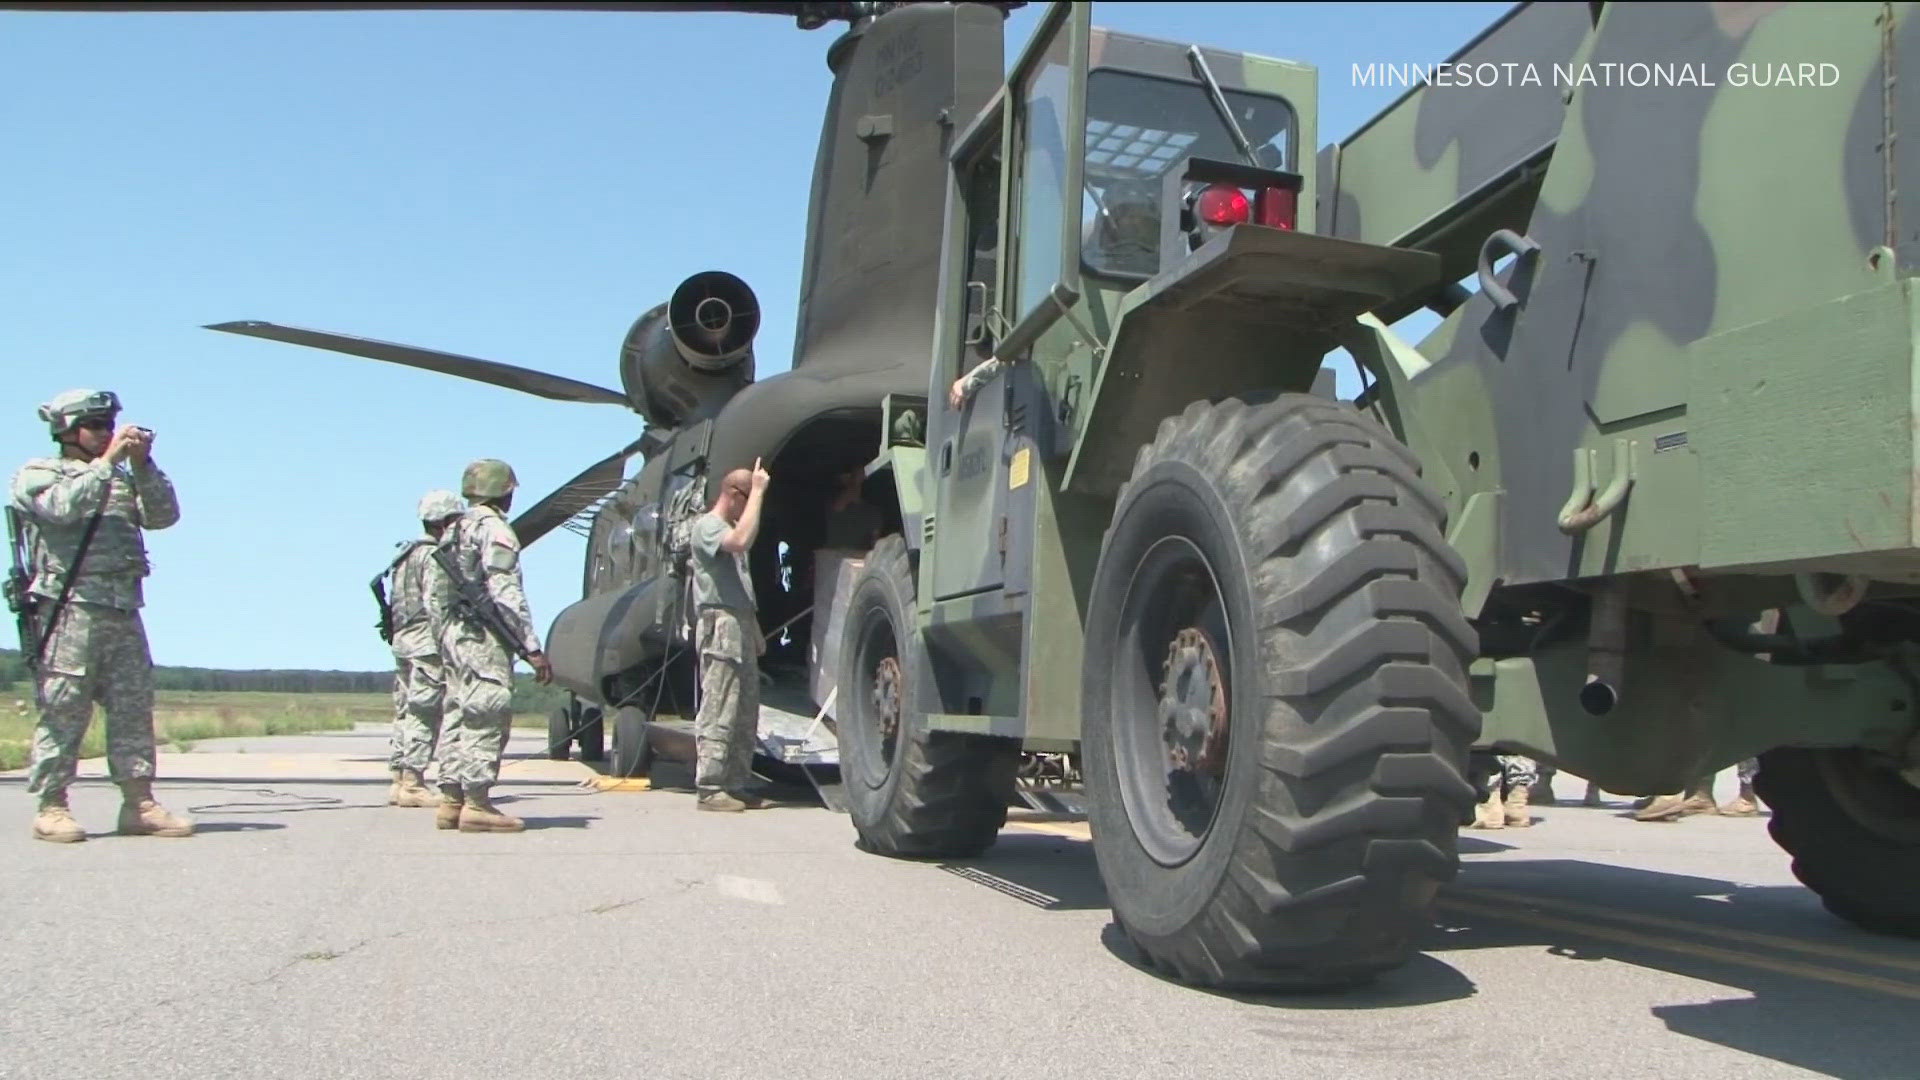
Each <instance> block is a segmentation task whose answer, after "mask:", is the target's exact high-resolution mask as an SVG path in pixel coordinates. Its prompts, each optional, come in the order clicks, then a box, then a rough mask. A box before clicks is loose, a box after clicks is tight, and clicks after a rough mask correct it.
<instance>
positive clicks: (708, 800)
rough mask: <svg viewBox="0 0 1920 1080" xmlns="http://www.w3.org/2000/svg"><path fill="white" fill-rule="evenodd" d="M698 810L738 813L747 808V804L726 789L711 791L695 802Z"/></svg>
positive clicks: (695, 807)
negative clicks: (725, 790)
mask: <svg viewBox="0 0 1920 1080" xmlns="http://www.w3.org/2000/svg"><path fill="white" fill-rule="evenodd" d="M693 806H694V809H696V810H717V811H720V812H721V813H729V814H737V813H739V812H740V811H742V810H745V809H746V808H747V804H746V803H743V802H741V801H740V800H739V799H736V798H734V797H733V796H732V795H729V794H727V793H726V792H724V791H709V792H707V793H706V794H705V795H702V796H700V798H699V799H698V800H697V801H695V803H694V804H693Z"/></svg>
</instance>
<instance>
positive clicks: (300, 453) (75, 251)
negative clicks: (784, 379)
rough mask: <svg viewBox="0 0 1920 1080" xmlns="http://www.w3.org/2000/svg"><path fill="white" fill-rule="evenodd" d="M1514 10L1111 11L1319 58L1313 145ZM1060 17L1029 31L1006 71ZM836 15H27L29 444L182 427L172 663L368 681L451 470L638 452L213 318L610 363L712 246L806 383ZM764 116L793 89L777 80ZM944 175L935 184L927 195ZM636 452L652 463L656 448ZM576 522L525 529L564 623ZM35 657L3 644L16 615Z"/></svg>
mask: <svg viewBox="0 0 1920 1080" xmlns="http://www.w3.org/2000/svg"><path fill="white" fill-rule="evenodd" d="M1510 6H1511V5H1509V4H1505V3H1491V4H1384V5H1383V4H1368V5H1362V4H1330V3H1329V4H1204V3H1187V4H1181V5H1174V4H1151V3H1103V4H1099V5H1098V6H1097V7H1096V8H1095V21H1096V22H1097V23H1099V24H1100V25H1104V26H1110V27H1113V28H1115V29H1118V30H1125V31H1128V32H1132V33H1137V34H1143V35H1147V36H1152V37H1161V38H1169V39H1174V40H1180V41H1193V42H1198V43H1201V44H1205V45H1210V46H1217V47H1221V48H1230V49H1239V50H1243V51H1247V52H1252V53H1258V54H1261V55H1267V56H1276V57H1284V58H1286V59H1291V60H1297V61H1300V62H1303V63H1307V64H1312V65H1316V66H1317V67H1318V68H1319V69H1320V76H1321V95H1322V96H1321V102H1320V142H1321V143H1322V144H1323V145H1324V144H1325V143H1327V142H1330V141H1334V140H1336V139H1338V138H1341V137H1343V136H1345V135H1346V134H1347V133H1348V132H1350V131H1352V130H1353V129H1354V128H1355V127H1356V126H1358V125H1359V124H1360V123H1362V122H1363V121H1365V120H1366V119H1367V118H1368V117H1370V116H1372V115H1373V114H1374V113H1375V112H1377V111H1378V110H1379V109H1380V108H1382V107H1384V106H1385V105H1386V104H1388V103H1389V102H1390V101H1391V100H1392V99H1393V97H1395V96H1396V95H1397V94H1398V92H1399V91H1397V90H1395V89H1390V88H1381V87H1357V86H1354V85H1352V78H1351V76H1350V70H1351V67H1350V65H1352V64H1356V63H1357V64H1362V65H1364V64H1368V63H1381V62H1391V63H1432V62H1437V61H1440V60H1442V59H1445V58H1446V56H1447V55H1448V54H1450V53H1451V52H1452V51H1453V50H1455V49H1456V48H1458V47H1459V46H1460V45H1461V44H1463V43H1465V42H1466V41H1467V40H1468V39H1469V38H1470V37H1472V36H1473V35H1474V34H1475V33H1477V32H1478V31H1479V30H1481V29H1482V28H1484V27H1485V26H1487V25H1488V24H1490V23H1491V22H1493V21H1494V20H1495V19H1496V18H1498V17H1499V15H1500V14H1501V13H1502V12H1504V11H1505V10H1507V9H1508V8H1509V7H1510ZM1042 10H1044V5H1040V4H1035V5H1030V6H1029V7H1027V8H1026V9H1023V10H1022V11H1019V12H1016V13H1015V14H1014V15H1013V17H1012V18H1011V19H1010V20H1009V23H1008V30H1007V53H1008V60H1009V62H1010V61H1011V59H1012V58H1013V56H1015V55H1017V53H1018V50H1019V48H1020V47H1021V45H1022V44H1023V43H1024V42H1025V40H1026V39H1027V37H1028V35H1029V34H1030V33H1031V32H1032V29H1033V27H1034V25H1035V24H1036V22H1037V20H1038V18H1039V15H1040V13H1041V11H1042ZM835 33H836V30H835V29H834V28H833V27H831V26H830V27H827V28H823V29H821V30H816V31H812V32H803V31H801V30H799V29H797V28H796V27H795V26H794V25H793V23H792V21H791V20H788V19H782V18H775V17H770V16H747V15H726V14H631V13H630V14H613V13H582V12H560V11H553V12H510V11H481V12H475V11H465V12H390V11H370V12H353V13H314V12H288V13H272V14H264V13H262V14H253V13H242V14H203V13H172V14H149V13H141V14H42V13H22V12H15V11H9V12H4V13H0V152H3V153H4V155H5V156H4V168H0V184H3V185H4V187H3V188H0V191H4V198H3V199H0V214H4V218H3V219H0V229H3V230H4V239H3V240H0V243H3V245H4V246H0V252H4V255H3V256H0V357H4V358H5V360H4V364H5V370H6V371H7V373H8V377H7V378H6V380H5V383H4V385H5V386H6V388H7V391H8V394H7V398H6V400H7V405H6V411H5V413H4V415H3V416H0V421H4V422H0V457H4V459H5V460H6V462H7V470H8V473H9V475H11V473H12V471H13V470H14V469H16V468H18V465H19V463H21V462H24V461H25V460H26V459H28V458H30V457H34V456H40V455H42V454H45V453H46V452H47V451H48V450H49V448H50V447H51V444H50V443H49V442H48V441H47V439H46V436H45V429H44V428H43V427H42V426H41V425H40V424H39V422H38V421H37V419H36V418H35V414H34V408H35V406H36V405H37V404H38V403H39V402H41V401H44V400H46V399H47V398H49V397H51V396H52V395H53V394H55V393H57V392H58V391H60V390H62V389H66V388H68V387H73V386H86V387H101V388H108V389H112V390H115V391H117V392H118V393H119V394H120V395H121V397H122V399H123V400H124V401H125V402H126V405H127V412H126V414H125V417H124V418H125V419H126V420H127V421H130V422H133V423H140V424H144V425H146V426H148V427H151V428H154V429H155V430H156V432H157V433H158V434H157V439H156V442H155V446H154V457H155V460H157V461H158V462H160V464H161V465H162V467H164V468H165V469H167V471H168V472H169V473H170V474H171V475H172V477H173V478H174V481H175V483H176V485H177V487H178V489H179V492H180V498H181V507H182V512H183V516H182V518H181V521H180V523H179V524H178V525H177V526H175V527H174V528H173V529H171V530H168V531H166V532H162V533H155V534H150V540H149V544H150V549H151V551H152V554H153V560H154V576H153V577H152V578H151V579H150V580H149V584H148V592H147V601H148V610H147V613H146V617H147V625H148V632H149V634H150V636H151V638H152V642H153V652H154V659H155V661H156V662H158V663H162V664H186V665H195V666H208V667H228V668H255V667H303V668H341V669H353V670H376V669H380V668H383V667H386V666H388V665H390V664H391V656H390V654H388V653H387V651H386V648H385V646H384V645H382V643H381V642H380V640H379V639H378V638H377V637H376V636H375V635H374V633H373V630H372V624H373V620H374V608H373V600H372V596H371V594H370V593H369V591H368V589H367V582H368V581H369V579H371V577H372V576H373V574H374V573H375V572H376V571H377V570H378V569H379V568H380V567H381V566H382V565H383V564H384V563H385V561H386V560H387V559H388V558H389V556H390V554H391V552H392V551H393V545H394V544H395V543H396V542H397V541H399V540H401V539H404V538H406V537H408V536H410V535H411V534H413V533H414V532H415V531H417V529H418V526H417V524H416V523H415V522H414V521H413V513H414V505H415V503H416V502H417V501H418V499H419V498H420V496H421V495H422V494H424V493H425V492H426V491H427V490H428V489H430V488H434V487H446V488H450V489H451V488H457V486H458V482H459V476H460V470H461V469H462V467H464V466H465V464H466V463H467V462H468V461H470V460H472V459H473V458H476V457H500V458H504V459H506V460H507V461H509V462H511V463H512V464H513V466H514V468H515V470H516V471H517V473H518V474H519V477H520V481H521V484H522V488H523V492H522V495H521V499H520V502H519V504H518V505H519V506H520V507H521V508H524V507H525V506H528V505H531V504H532V502H533V501H534V500H536V499H538V498H539V497H540V496H541V495H543V494H545V493H546V492H547V491H549V490H551V489H552V488H554V487H556V486H558V485H559V484H561V483H563V482H564V481H565V480H566V479H567V478H568V477H570V476H572V475H573V474H574V473H575V472H577V471H579V469H580V468H582V467H584V466H585V465H586V464H588V463H589V462H591V461H594V460H597V459H598V458H600V457H602V456H604V455H606V454H607V453H610V452H612V451H613V450H615V449H617V448H618V447H620V446H623V445H625V444H626V443H627V442H628V441H630V440H631V439H632V438H633V437H634V436H635V435H636V434H637V433H638V427H639V421H638V418H637V417H635V416H634V415H632V414H631V413H629V412H627V411H625V410H624V409H621V408H618V407H613V406H601V405H574V404H565V403H560V402H548V401H544V400H542V399H539V398H534V397H529V396H527V395H523V394H517V393H514V392H512V391H508V390H504V389H500V388H496V387H491V386H486V385H482V384H479V383H471V382H468V381H465V380H460V379H455V378H451V377H447V376H442V375H436V374H433V373H431V372H425V371H417V370H414V369H411V368H404V367H400V366H397V365H392V364H385V363H380V362H378V361H371V360H363V359H359V358H356V357H349V356H344V355H339V354H334V353H327V352H321V351H317V350H313V349H307V348H303V347H299V346H293V345H284V344H280V343H277V342H268V341H259V340H254V339H249V338H242V337H237V336H233V335H227V334H216V333H213V332H211V331H207V330H203V329H200V327H201V326H202V325H203V324H206V323H213V322H222V321H226V320H231V319H263V320H268V321H273V322H279V323H284V324H291V325H295V326H306V327H313V328H319V329H327V330H334V331H339V332H343V333H349V334H355V335H360V336H365V337H372V338H379V339H383V340H388V341H399V342H406V343H409V344H416V345H422V346H426V347H430V348H437V349H442V350H446V351H449V352H455V353H464V354H466V355H470V356H480V357H485V358H489V359H494V360H499V361H503V362H506V363H512V364H520V365H523V366H528V367H534V368H540V369H543V370H548V371H553V372H555V373H558V374H563V375H568V376H571V377H574V378H577V379H582V380H585V381H587V382H593V383H598V384H600V385H604V386H612V387H615V388H617V387H618V386H619V381H618V378H619V377H618V374H617V371H616V367H615V363H616V357H617V353H618V348H619V344H620V340H621V338H622V336H623V335H624V334H625V333H626V331H627V328H628V326H629V325H630V324H631V323H632V321H633V320H634V319H635V318H636V317H637V316H638V315H639V314H640V313H641V312H642V311H644V310H646V309H647V308H649V307H651V306H652V305H654V304H656V303H659V302H661V301H664V300H665V299H666V297H667V296H668V294H669V293H670V292H671V291H672V289H673V287H674V285H675V284H677V283H678V282H679V281H680V280H681V279H683V278H684V277H686V276H687V275H689V274H691V273H694V272H697V271H700V270H706V269H725V270H728V271H731V272H732V273H735V274H737V275H739V276H740V277H742V278H744V279H745V280H746V281H747V282H748V283H749V284H750V285H751V286H752V287H753V288H754V290H755V291H756V292H757V293H758V294H759V296H760V299H761V302H762V305H763V307H764V316H763V322H762V327H761V333H760V337H759V341H758V345H757V351H758V370H759V372H760V374H761V377H763V378H764V377H765V376H767V375H771V374H773V373H775V372H778V371H783V370H786V368H787V367H788V365H789V362H790V358H791V351H792V339H793V310H794V304H795V296H796V293H797V289H798V285H799V281H798V276H797V271H798V267H799V264H800V256H801V251H802V247H803V243H804V236H805V222H806V209H807V198H808V189H809V185H810V183H811V170H812V163H813V153H814V149H815V146H816V143H817V140H818V137H819V120H820V114H821V110H822V109H823V108H824V105H825V101H826V95H827V91H828V88H829V83H828V73H827V70H826V63H825V50H826V48H827V45H828V44H829V43H830V42H831V41H832V39H833V37H834V35H835ZM769 103H773V104H771V105H770V104H769ZM930 197H934V198H937V197H938V194H937V193H930ZM635 467H637V466H635ZM584 552H585V542H584V541H583V540H582V539H580V538H579V537H577V536H576V535H574V534H572V533H570V532H566V531H561V530H556V531H555V532H553V533H550V534H549V535H548V536H546V537H545V538H543V539H542V540H540V541H539V542H538V543H536V544H535V545H534V546H533V547H532V548H530V549H529V551H528V556H527V560H526V568H527V576H528V592H529V596H530V599H531V603H532V606H533V613H534V620H535V622H536V624H537V625H538V626H540V627H541V628H542V630H543V632H544V630H545V628H546V627H547V626H548V625H549V624H550V623H551V621H552V619H553V617H554V616H555V615H556V614H558V613H559V611H560V610H561V608H563V607H564V606H566V605H567V604H568V603H571V602H572V601H574V600H576V599H578V598H579V596H580V578H581V571H580V568H581V560H582V558H583V556H584ZM0 636H4V637H6V638H7V639H8V640H7V641H6V644H7V645H9V646H11V645H13V644H14V642H13V641H12V640H11V632H10V631H8V632H6V633H5V634H4V635H0Z"/></svg>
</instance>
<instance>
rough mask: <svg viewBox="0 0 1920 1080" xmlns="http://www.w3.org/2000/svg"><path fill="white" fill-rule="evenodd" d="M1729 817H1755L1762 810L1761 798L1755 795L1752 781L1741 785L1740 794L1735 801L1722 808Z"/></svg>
mask: <svg viewBox="0 0 1920 1080" xmlns="http://www.w3.org/2000/svg"><path fill="white" fill-rule="evenodd" d="M1720 812H1721V813H1722V814H1725V815H1726V816H1727V817H1753V816H1754V815H1756V814H1758V813H1759V812H1760V800H1758V799H1756V798H1754V796H1753V784H1752V782H1751V781H1749V782H1747V783H1744V784H1741V785H1740V794H1738V795H1736V796H1734V798H1733V801H1732V802H1730V803H1728V804H1727V805H1725V806H1723V807H1721V808H1720Z"/></svg>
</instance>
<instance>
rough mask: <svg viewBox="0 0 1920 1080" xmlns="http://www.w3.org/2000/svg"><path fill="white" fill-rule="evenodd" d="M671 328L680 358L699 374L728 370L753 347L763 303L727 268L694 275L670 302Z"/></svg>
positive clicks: (669, 320)
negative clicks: (701, 372)
mask: <svg viewBox="0 0 1920 1080" xmlns="http://www.w3.org/2000/svg"><path fill="white" fill-rule="evenodd" d="M667 330H668V332H669V333H670V334H672V335H673V346H674V348H675V349H676V350H677V351H678V352H679V353H680V357H681V359H683V360H685V361H686V362H687V363H689V364H691V365H693V367H694V368H696V369H698V370H700V371H708V372H719V371H725V370H726V369H727V368H729V367H731V366H733V363H734V362H735V361H737V360H738V359H740V357H742V356H744V355H746V353H747V351H748V350H749V349H750V348H752V346H753V338H754V335H755V334H757V333H759V332H760V301H759V298H758V297H756V296H754V295H753V290H752V289H750V288H748V287H747V283H746V282H744V281H741V280H740V279H739V278H737V277H734V276H733V275H732V274H729V273H727V272H726V271H724V270H708V271H705V272H703V273H699V274H695V275H693V276H692V277H690V278H688V279H687V280H685V281H683V282H681V283H680V287H679V288H677V289H675V290H673V299H671V300H669V301H667Z"/></svg>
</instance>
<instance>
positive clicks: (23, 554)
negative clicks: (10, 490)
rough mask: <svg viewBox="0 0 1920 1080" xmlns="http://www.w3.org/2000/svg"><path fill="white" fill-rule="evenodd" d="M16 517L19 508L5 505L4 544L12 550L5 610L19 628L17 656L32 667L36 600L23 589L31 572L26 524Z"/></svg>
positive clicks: (30, 580) (36, 658) (30, 581)
mask: <svg viewBox="0 0 1920 1080" xmlns="http://www.w3.org/2000/svg"><path fill="white" fill-rule="evenodd" d="M20 518H21V515H20V511H19V509H17V508H16V507H12V506H9V507H7V546H8V547H9V548H10V549H11V550H12V552H13V568H12V569H10V570H8V571H7V584H6V596H7V610H8V611H11V612H13V620H14V624H15V625H16V626H18V627H19V629H20V657H21V659H23V660H25V661H26V662H27V667H28V669H29V670H32V669H35V668H37V666H38V664H39V660H40V656H39V653H38V652H35V651H33V650H32V649H31V647H30V646H31V643H32V642H33V640H34V639H35V638H36V637H37V636H38V635H37V634H35V633H34V630H33V617H34V616H35V615H36V614H38V612H39V610H40V603H39V599H38V598H37V597H35V596H34V595H33V594H32V593H31V592H28V591H27V590H28V588H29V586H31V585H32V584H33V575H31V574H29V573H27V537H26V527H25V525H24V524H23V523H22V522H21V520H20Z"/></svg>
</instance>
